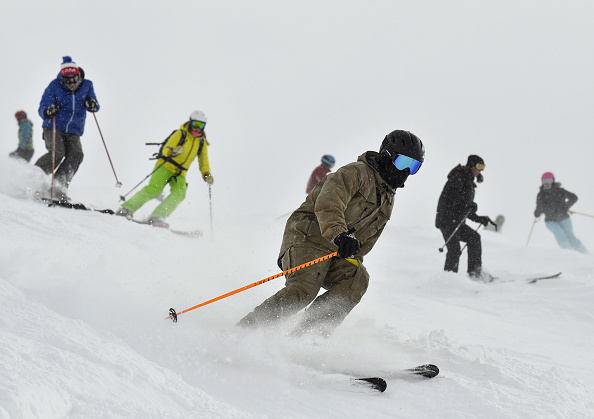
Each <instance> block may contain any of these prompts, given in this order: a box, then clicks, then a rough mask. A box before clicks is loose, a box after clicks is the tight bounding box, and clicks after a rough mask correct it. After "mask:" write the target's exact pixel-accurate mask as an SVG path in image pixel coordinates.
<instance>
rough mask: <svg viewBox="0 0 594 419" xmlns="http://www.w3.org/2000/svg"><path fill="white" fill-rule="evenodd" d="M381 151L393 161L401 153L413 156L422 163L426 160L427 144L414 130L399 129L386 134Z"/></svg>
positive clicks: (381, 153)
mask: <svg viewBox="0 0 594 419" xmlns="http://www.w3.org/2000/svg"><path fill="white" fill-rule="evenodd" d="M379 152H380V155H382V156H386V157H388V158H390V159H391V160H392V161H394V160H395V159H396V157H397V156H398V155H399V154H402V155H404V156H408V157H412V158H413V159H415V160H418V161H420V162H421V163H423V161H424V160H425V146H423V142H422V141H421V139H420V138H419V137H417V136H416V135H415V134H413V133H412V132H409V131H403V130H399V129H397V130H396V131H392V132H391V133H389V134H388V135H386V138H384V141H382V145H381V147H380V150H379Z"/></svg>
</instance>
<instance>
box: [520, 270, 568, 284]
mask: <svg viewBox="0 0 594 419" xmlns="http://www.w3.org/2000/svg"><path fill="white" fill-rule="evenodd" d="M561 274H562V272H557V273H556V274H553V275H547V276H538V277H536V278H529V279H527V280H526V282H528V283H529V284H534V283H535V282H537V281H540V280H541V279H553V278H557V277H558V276H559V275H561Z"/></svg>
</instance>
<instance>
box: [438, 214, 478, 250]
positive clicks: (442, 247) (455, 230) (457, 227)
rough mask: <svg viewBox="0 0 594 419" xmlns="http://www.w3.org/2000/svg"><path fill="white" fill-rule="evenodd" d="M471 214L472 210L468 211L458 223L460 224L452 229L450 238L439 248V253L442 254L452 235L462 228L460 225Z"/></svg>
mask: <svg viewBox="0 0 594 419" xmlns="http://www.w3.org/2000/svg"><path fill="white" fill-rule="evenodd" d="M471 212H472V210H470V211H468V212H467V213H466V215H465V216H464V218H462V221H460V223H458V225H457V226H456V228H455V229H454V231H453V232H452V234H450V237H448V239H447V240H446V241H445V243H444V244H443V246H441V247H440V248H439V251H440V252H443V249H444V248H445V247H446V245H447V244H448V243H449V242H450V240H452V237H454V234H456V232H457V231H458V229H459V228H460V227H462V224H464V222H465V221H466V218H467V217H468V215H470V213H471Z"/></svg>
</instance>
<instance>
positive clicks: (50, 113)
mask: <svg viewBox="0 0 594 419" xmlns="http://www.w3.org/2000/svg"><path fill="white" fill-rule="evenodd" d="M59 110H60V108H58V105H54V104H53V103H52V104H51V105H49V106H48V107H47V108H45V111H43V118H44V119H51V118H53V117H54V116H56V114H57V113H58V111H59Z"/></svg>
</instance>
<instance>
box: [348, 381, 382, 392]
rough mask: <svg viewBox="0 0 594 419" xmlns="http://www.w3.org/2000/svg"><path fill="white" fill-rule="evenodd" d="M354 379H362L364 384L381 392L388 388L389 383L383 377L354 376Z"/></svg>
mask: <svg viewBox="0 0 594 419" xmlns="http://www.w3.org/2000/svg"><path fill="white" fill-rule="evenodd" d="M353 380H355V381H362V382H363V383H364V384H367V385H368V386H369V387H371V388H372V389H374V390H377V391H379V392H381V393H383V392H384V391H386V389H387V388H388V383H387V382H386V380H384V379H383V378H381V377H367V378H353Z"/></svg>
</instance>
